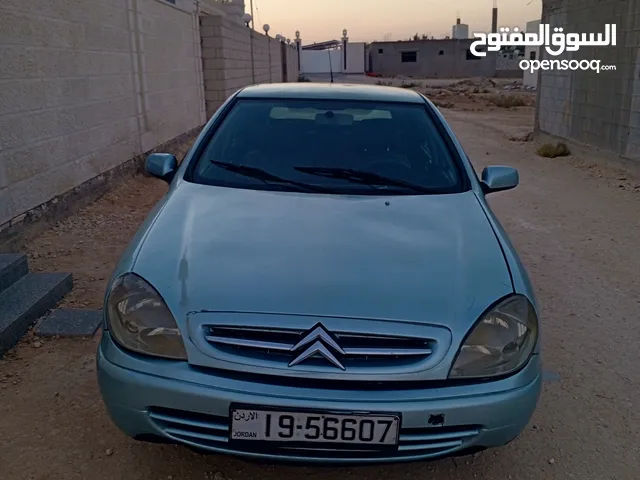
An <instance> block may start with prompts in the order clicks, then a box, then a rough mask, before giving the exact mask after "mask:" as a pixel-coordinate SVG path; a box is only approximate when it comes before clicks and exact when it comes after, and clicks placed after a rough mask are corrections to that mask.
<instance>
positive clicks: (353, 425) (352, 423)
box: [231, 409, 399, 446]
mask: <svg viewBox="0 0 640 480" xmlns="http://www.w3.org/2000/svg"><path fill="white" fill-rule="evenodd" d="M398 428H399V418H398V417H397V416H394V415H341V414H333V413H304V412H281V411H269V410H249V409H236V410H232V411H231V439H232V440H259V441H263V442H264V441H267V442H308V443H343V444H354V445H355V444H358V445H371V446H393V445H396V444H397V443H398Z"/></svg>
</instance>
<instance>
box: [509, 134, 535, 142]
mask: <svg viewBox="0 0 640 480" xmlns="http://www.w3.org/2000/svg"><path fill="white" fill-rule="evenodd" d="M509 140H511V141H512V142H532V141H533V132H526V133H519V134H516V135H511V136H510V137H509Z"/></svg>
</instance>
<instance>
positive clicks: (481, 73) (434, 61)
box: [369, 40, 496, 78]
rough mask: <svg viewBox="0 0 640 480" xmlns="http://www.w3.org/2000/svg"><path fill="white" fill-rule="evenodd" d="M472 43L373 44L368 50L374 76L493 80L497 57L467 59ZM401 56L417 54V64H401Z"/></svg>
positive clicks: (412, 42) (435, 41)
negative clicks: (486, 78) (410, 53)
mask: <svg viewBox="0 0 640 480" xmlns="http://www.w3.org/2000/svg"><path fill="white" fill-rule="evenodd" d="M472 42H473V40H419V41H401V42H373V43H372V44H371V45H370V47H369V52H370V60H371V65H370V69H371V71H372V72H374V73H379V74H383V75H407V76H413V77H429V78H461V77H493V76H494V75H495V72H496V55H495V53H492V52H489V53H487V55H486V56H485V57H473V58H468V56H467V51H468V50H469V47H470V46H471V43H472ZM402 52H416V54H417V55H416V57H417V58H416V60H417V61H416V62H402Z"/></svg>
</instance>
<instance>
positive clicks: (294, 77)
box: [284, 44, 300, 82]
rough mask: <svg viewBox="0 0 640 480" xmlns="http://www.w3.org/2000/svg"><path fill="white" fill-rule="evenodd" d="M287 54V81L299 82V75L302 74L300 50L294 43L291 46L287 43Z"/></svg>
mask: <svg viewBox="0 0 640 480" xmlns="http://www.w3.org/2000/svg"><path fill="white" fill-rule="evenodd" d="M284 48H285V52H286V53H285V56H286V62H287V63H286V71H287V81H288V82H297V81H298V75H299V74H300V70H299V69H298V50H296V47H295V45H294V44H292V45H291V46H289V45H286V46H285V47H284Z"/></svg>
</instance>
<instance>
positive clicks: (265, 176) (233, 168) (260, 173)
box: [210, 160, 330, 193]
mask: <svg viewBox="0 0 640 480" xmlns="http://www.w3.org/2000/svg"><path fill="white" fill-rule="evenodd" d="M210 162H211V163H213V164H214V165H217V166H218V167H220V168H224V169H225V170H228V171H230V172H233V173H237V174H239V175H244V176H245V177H250V178H255V179H256V180H262V181H263V182H265V183H269V182H271V183H279V184H285V185H292V186H295V187H298V189H301V190H307V191H310V192H320V193H329V192H330V190H327V189H326V188H322V187H318V186H316V185H310V184H308V183H304V182H296V181H295V180H290V179H288V178H282V177H278V176H277V175H274V174H272V173H269V172H267V171H266V170H262V169H261V168H256V167H249V166H247V165H236V164H235V163H228V162H219V161H217V160H210Z"/></svg>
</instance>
